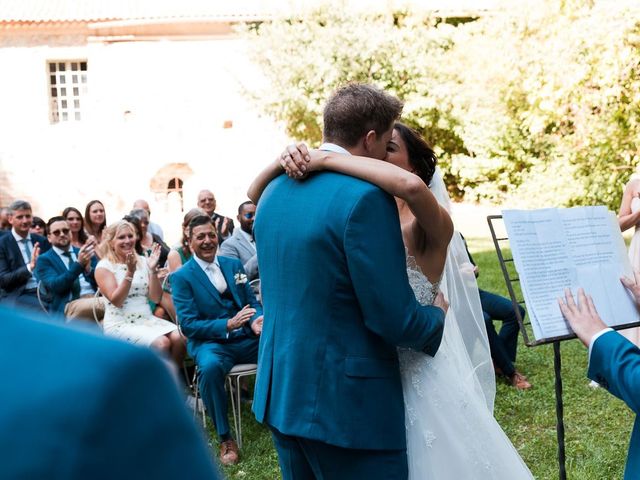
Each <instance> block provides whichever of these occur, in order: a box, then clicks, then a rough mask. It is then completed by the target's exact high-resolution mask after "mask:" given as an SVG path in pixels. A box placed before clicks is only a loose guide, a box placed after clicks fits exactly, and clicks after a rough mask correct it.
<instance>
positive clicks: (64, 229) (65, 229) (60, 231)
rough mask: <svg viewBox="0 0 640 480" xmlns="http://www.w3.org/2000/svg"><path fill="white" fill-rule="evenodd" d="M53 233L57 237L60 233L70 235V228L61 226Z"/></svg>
mask: <svg viewBox="0 0 640 480" xmlns="http://www.w3.org/2000/svg"><path fill="white" fill-rule="evenodd" d="M51 235H53V236H55V237H59V236H60V235H69V229H68V228H61V229H60V230H54V231H53V232H51Z"/></svg>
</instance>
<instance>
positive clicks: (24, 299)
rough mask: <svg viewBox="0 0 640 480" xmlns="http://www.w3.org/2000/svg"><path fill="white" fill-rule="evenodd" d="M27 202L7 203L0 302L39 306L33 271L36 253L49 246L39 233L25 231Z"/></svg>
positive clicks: (0, 239)
mask: <svg viewBox="0 0 640 480" xmlns="http://www.w3.org/2000/svg"><path fill="white" fill-rule="evenodd" d="M31 219H32V216H31V205H30V204H29V202H26V201H24V200H16V201H14V202H13V203H12V204H11V205H9V220H10V221H11V226H12V228H11V231H10V233H9V234H7V235H3V236H2V237H0V289H1V290H0V292H1V293H0V295H2V298H1V299H0V302H1V303H3V304H5V305H6V304H13V305H16V306H21V307H26V308H35V309H38V310H39V309H40V308H41V307H40V303H39V302H38V296H37V294H36V289H37V287H38V280H37V278H36V276H35V274H34V271H35V268H36V261H37V260H38V255H40V252H41V251H42V252H46V251H47V250H48V249H49V242H47V239H46V238H44V237H41V236H40V235H36V234H31V233H29V229H30V228H31Z"/></svg>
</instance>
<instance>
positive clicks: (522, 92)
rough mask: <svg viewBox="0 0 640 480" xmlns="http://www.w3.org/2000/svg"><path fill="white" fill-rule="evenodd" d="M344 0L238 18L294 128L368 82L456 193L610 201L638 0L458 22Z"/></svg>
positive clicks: (636, 111)
mask: <svg viewBox="0 0 640 480" xmlns="http://www.w3.org/2000/svg"><path fill="white" fill-rule="evenodd" d="M505 5H511V4H505ZM344 7H345V5H344V4H339V3H338V4H336V3H335V2H334V3H329V4H326V5H324V6H322V7H320V8H317V9H315V10H312V11H309V12H307V13H305V14H301V15H300V16H298V17H295V18H294V17H290V18H281V19H277V20H274V21H272V22H265V23H261V24H256V25H253V26H252V27H251V28H249V29H247V30H246V35H247V36H248V38H249V39H250V45H251V52H252V55H253V59H254V61H256V62H257V63H258V64H259V65H260V66H261V67H262V70H263V71H264V73H265V75H266V77H267V79H268V80H269V84H270V85H269V88H268V89H267V90H265V91H262V92H259V93H258V94H256V95H255V99H256V101H257V102H259V104H260V105H261V107H262V108H263V110H264V111H265V112H267V113H268V114H270V115H272V116H274V117H275V118H276V119H278V120H280V121H282V122H284V124H285V125H286V129H287V131H288V133H289V134H290V135H291V136H292V137H294V138H298V139H301V140H306V141H307V142H310V143H311V144H317V142H319V140H320V138H321V114H322V105H323V103H324V101H325V100H326V98H327V97H328V96H329V94H330V93H331V92H332V91H333V90H335V89H336V88H337V87H338V86H340V85H343V84H345V83H347V82H351V81H360V82H370V83H374V84H376V85H378V86H380V87H381V88H384V89H386V90H388V91H390V92H392V93H394V94H396V95H397V96H399V97H400V98H401V99H402V100H403V101H404V102H405V109H404V113H403V120H404V121H405V122H407V123H409V124H410V125H412V126H414V127H415V128H417V129H418V130H419V131H420V132H421V133H422V134H423V135H424V136H425V138H426V139H427V140H428V141H429V142H430V143H431V144H433V145H434V146H435V148H436V151H437V152H438V154H439V156H440V159H441V165H442V167H443V169H444V171H445V179H446V180H447V181H448V184H449V188H450V190H451V192H452V193H453V194H455V195H457V196H463V195H464V196H466V197H467V198H469V199H480V198H489V199H491V200H493V201H498V202H509V203H510V204H511V205H522V206H530V207H538V206H561V205H578V204H583V205H587V204H607V205H609V206H610V207H612V208H617V205H618V203H619V201H620V197H621V194H622V189H623V186H624V183H625V182H626V181H627V180H628V178H629V176H630V175H631V174H632V173H633V171H634V170H635V169H636V167H637V166H638V163H640V150H639V145H640V144H639V142H640V140H639V139H640V75H639V74H640V22H639V21H638V18H640V16H639V15H638V13H640V8H639V7H637V6H635V5H634V4H633V3H625V2H609V1H600V2H597V1H596V2H594V1H581V0H573V1H564V2H555V1H553V0H548V1H545V2H535V5H534V7H535V9H527V8H522V7H518V8H513V7H509V6H505V8H504V9H501V10H496V11H494V12H490V13H487V14H486V15H483V16H480V17H479V18H468V19H466V21H462V22H461V21H460V19H457V21H456V22H453V23H455V25H453V24H451V23H447V21H443V19H439V18H435V17H431V16H428V15H427V14H425V13H424V12H417V11H410V10H403V11H385V12H376V13H359V14H354V13H353V12H350V11H349V10H348V9H346V8H344Z"/></svg>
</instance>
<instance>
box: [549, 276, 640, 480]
mask: <svg viewBox="0 0 640 480" xmlns="http://www.w3.org/2000/svg"><path fill="white" fill-rule="evenodd" d="M622 283H623V284H624V285H625V287H627V289H629V290H630V291H631V293H632V294H633V296H634V298H635V301H636V303H637V304H639V305H640V273H638V272H635V281H633V280H630V279H627V278H623V279H622ZM559 303H560V310H561V311H562V314H563V315H564V316H565V318H566V319H567V321H568V322H569V324H570V325H571V328H572V329H573V331H574V332H575V334H576V335H577V336H578V338H579V339H580V340H581V341H582V343H584V344H585V346H586V347H587V348H589V371H588V373H587V375H588V377H589V378H590V379H591V380H595V381H596V382H598V383H599V384H600V385H601V386H602V387H604V388H606V389H607V390H608V391H609V392H610V393H612V394H613V395H615V396H616V397H618V398H620V399H621V400H623V401H624V402H625V403H626V404H627V405H628V406H629V408H630V409H631V410H633V411H634V412H635V414H636V415H637V414H638V413H640V349H639V348H638V347H637V346H636V345H634V344H633V343H632V342H630V341H629V340H628V339H626V338H625V337H623V336H622V335H620V334H619V333H618V332H616V331H614V330H612V329H611V328H608V327H607V325H606V324H605V323H604V322H603V321H602V319H601V318H600V316H599V315H598V312H597V311H596V308H595V306H594V304H593V300H591V297H588V296H587V295H585V293H584V290H582V289H581V288H579V289H578V303H577V305H576V303H575V301H574V299H573V295H572V294H571V291H570V290H567V291H566V293H565V299H564V300H559ZM624 478H625V480H635V479H637V478H640V423H639V422H638V419H637V418H636V421H635V424H634V426H633V433H632V434H631V442H630V444H629V453H628V455H627V465H626V466H625V470H624Z"/></svg>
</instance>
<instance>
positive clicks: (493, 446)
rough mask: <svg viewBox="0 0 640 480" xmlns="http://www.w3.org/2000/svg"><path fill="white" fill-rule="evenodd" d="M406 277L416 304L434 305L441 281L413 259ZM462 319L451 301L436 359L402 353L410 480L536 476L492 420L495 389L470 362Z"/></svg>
mask: <svg viewBox="0 0 640 480" xmlns="http://www.w3.org/2000/svg"><path fill="white" fill-rule="evenodd" d="M454 240H455V239H454ZM447 261H449V260H447ZM407 273H408V275H409V282H410V283H411V286H412V287H413V290H414V292H415V295H416V298H417V299H418V301H419V302H420V303H421V304H423V305H430V304H432V303H433V300H434V298H435V295H436V293H437V291H438V287H439V283H436V284H435V285H432V284H431V282H429V280H428V279H427V277H425V276H424V275H423V274H422V272H421V271H420V269H419V267H418V266H417V265H416V263H415V260H414V259H413V258H412V257H409V256H408V257H407ZM446 273H447V272H445V274H446ZM476 288H477V287H476ZM445 296H447V295H446V293H445ZM458 317H461V315H458ZM461 321H465V319H464V318H456V308H455V306H454V305H453V303H452V305H451V307H450V309H449V312H448V314H447V317H446V319H445V328H444V333H443V337H442V343H441V344H440V348H439V350H438V352H437V354H436V356H435V357H430V356H428V355H425V354H423V353H420V352H415V351H413V350H409V349H400V350H399V356H400V370H401V375H402V386H403V392H404V402H405V423H406V429H407V458H408V462H409V478H410V479H412V480H423V479H435V480H447V479H451V480H461V479H464V480H471V479H478V480H490V479H501V480H518V479H528V478H533V477H532V475H531V472H529V469H528V468H527V466H526V465H525V464H524V462H523V461H522V459H521V458H520V456H519V455H518V452H517V451H516V449H515V448H514V446H513V445H512V444H511V442H510V441H509V439H508V438H507V436H506V435H505V433H504V432H503V431H502V428H500V425H499V424H498V422H496V420H495V419H494V418H493V414H492V406H493V396H492V394H487V391H489V392H491V389H490V388H486V385H485V386H483V384H482V382H483V381H482V380H481V379H480V380H479V376H478V372H479V370H478V368H477V365H476V366H474V363H473V361H472V360H471V359H470V353H469V343H468V342H467V339H466V338H465V334H464V333H463V332H461V330H460V328H459V326H458V323H457V322H461ZM465 328H467V327H466V326H465ZM485 337H486V333H485ZM471 355H473V353H471ZM491 375H493V374H491ZM492 380H493V379H492ZM483 389H484V390H483ZM488 397H490V398H488Z"/></svg>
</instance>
